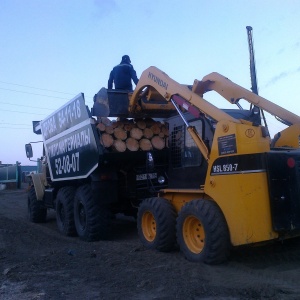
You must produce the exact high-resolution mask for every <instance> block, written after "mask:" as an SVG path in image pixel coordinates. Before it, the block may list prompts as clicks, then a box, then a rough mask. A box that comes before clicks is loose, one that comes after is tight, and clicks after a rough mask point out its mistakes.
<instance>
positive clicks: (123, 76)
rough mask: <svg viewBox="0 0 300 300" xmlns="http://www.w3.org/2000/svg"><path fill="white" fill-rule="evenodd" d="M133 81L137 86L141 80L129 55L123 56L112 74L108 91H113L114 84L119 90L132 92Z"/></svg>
mask: <svg viewBox="0 0 300 300" xmlns="http://www.w3.org/2000/svg"><path fill="white" fill-rule="evenodd" d="M131 79H132V80H133V82H134V83H135V85H137V83H138V81H139V79H138V78H137V76H136V72H135V70H134V68H133V66H132V65H131V60H130V57H129V56H128V55H123V56H122V61H121V63H120V64H119V65H117V66H115V67H114V68H113V69H112V71H111V72H110V75H109V79H108V89H112V86H113V83H114V84H115V89H117V90H130V91H132V83H131Z"/></svg>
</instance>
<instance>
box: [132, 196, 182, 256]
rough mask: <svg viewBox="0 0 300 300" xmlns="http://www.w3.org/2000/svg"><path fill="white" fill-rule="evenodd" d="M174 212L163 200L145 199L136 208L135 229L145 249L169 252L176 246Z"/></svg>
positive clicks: (168, 203)
mask: <svg viewBox="0 0 300 300" xmlns="http://www.w3.org/2000/svg"><path fill="white" fill-rule="evenodd" d="M176 216H177V214H176V211H175V208H174V207H173V206H172V204H171V203H170V202H168V201H167V200H166V199H163V198H149V199H145V200H144V201H143V202H142V203H141V204H140V206H139V208H138V215H137V228H138V235H139V238H140V240H141V242H142V244H143V245H144V246H145V247H146V248H147V249H156V250H158V251H162V252H167V251H171V250H172V249H173V248H174V247H175V245H176Z"/></svg>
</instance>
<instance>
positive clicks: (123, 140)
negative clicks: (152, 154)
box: [97, 117, 169, 152]
mask: <svg viewBox="0 0 300 300" xmlns="http://www.w3.org/2000/svg"><path fill="white" fill-rule="evenodd" d="M97 121H98V124H97V128H98V130H99V131H100V143H101V144H102V145H103V146H104V147H105V148H109V149H112V150H113V151H116V152H124V151H126V150H127V151H138V150H142V151H149V150H152V149H157V150H161V149H163V148H165V147H166V146H167V144H166V143H167V137H168V135H169V130H168V127H167V126H166V124H164V123H161V122H159V121H154V120H153V119H150V118H146V119H117V120H115V121H111V120H109V119H108V118H104V117H101V118H98V119H97Z"/></svg>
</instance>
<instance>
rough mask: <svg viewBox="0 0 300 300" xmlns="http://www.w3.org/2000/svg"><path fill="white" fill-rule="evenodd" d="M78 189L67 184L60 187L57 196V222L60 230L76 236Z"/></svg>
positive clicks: (65, 233)
mask: <svg viewBox="0 0 300 300" xmlns="http://www.w3.org/2000/svg"><path fill="white" fill-rule="evenodd" d="M75 191H76V189H75V188H74V187H72V186H66V187H63V188H61V189H59V191H58V193H57V197H56V208H55V209H56V223H57V227H58V230H59V231H60V232H61V233H62V234H63V235H66V236H76V234H77V232H76V228H75V222H74V197H75Z"/></svg>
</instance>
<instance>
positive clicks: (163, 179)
mask: <svg viewBox="0 0 300 300" xmlns="http://www.w3.org/2000/svg"><path fill="white" fill-rule="evenodd" d="M157 181H158V183H159V184H163V183H165V181H166V179H165V177H164V176H159V177H158V178H157Z"/></svg>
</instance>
